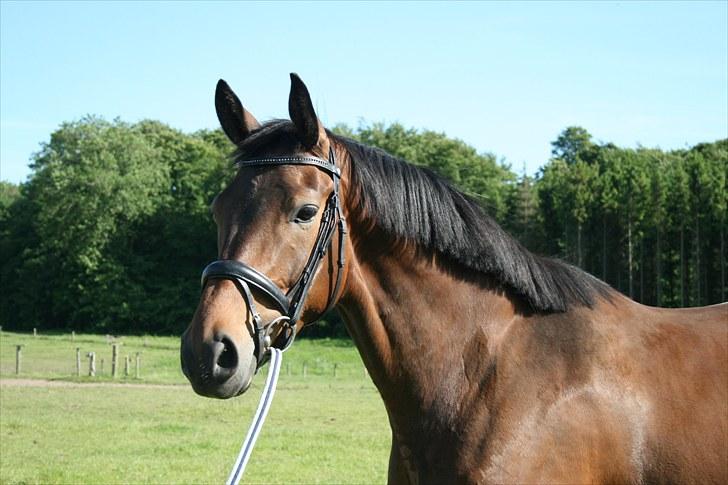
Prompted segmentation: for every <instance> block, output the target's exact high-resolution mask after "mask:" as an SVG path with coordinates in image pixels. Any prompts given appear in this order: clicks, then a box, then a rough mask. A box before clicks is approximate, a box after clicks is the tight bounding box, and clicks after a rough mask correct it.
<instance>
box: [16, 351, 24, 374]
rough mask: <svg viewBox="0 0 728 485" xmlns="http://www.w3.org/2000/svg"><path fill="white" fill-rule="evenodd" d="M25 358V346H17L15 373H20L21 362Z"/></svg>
mask: <svg viewBox="0 0 728 485" xmlns="http://www.w3.org/2000/svg"><path fill="white" fill-rule="evenodd" d="M22 360H23V346H22V345H16V346H15V374H20V364H21V361H22Z"/></svg>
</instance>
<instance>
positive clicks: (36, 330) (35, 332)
mask: <svg viewBox="0 0 728 485" xmlns="http://www.w3.org/2000/svg"><path fill="white" fill-rule="evenodd" d="M37 336H38V329H37V328H35V327H33V337H37Z"/></svg>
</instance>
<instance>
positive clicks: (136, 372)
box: [134, 352, 142, 379]
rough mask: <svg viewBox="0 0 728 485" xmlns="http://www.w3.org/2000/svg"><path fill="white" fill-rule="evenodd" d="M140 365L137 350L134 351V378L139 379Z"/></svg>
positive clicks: (139, 356) (140, 359) (140, 361)
mask: <svg viewBox="0 0 728 485" xmlns="http://www.w3.org/2000/svg"><path fill="white" fill-rule="evenodd" d="M141 366H142V356H141V355H139V352H137V353H136V366H135V368H134V374H135V375H136V378H137V379H139V373H140V371H141Z"/></svg>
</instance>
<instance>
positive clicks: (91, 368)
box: [86, 352, 96, 377]
mask: <svg viewBox="0 0 728 485" xmlns="http://www.w3.org/2000/svg"><path fill="white" fill-rule="evenodd" d="M86 355H87V356H88V375H89V377H95V376H96V352H89V353H88V354H86Z"/></svg>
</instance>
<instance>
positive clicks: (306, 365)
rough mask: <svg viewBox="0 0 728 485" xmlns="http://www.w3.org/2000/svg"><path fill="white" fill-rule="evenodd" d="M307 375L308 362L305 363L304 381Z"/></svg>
mask: <svg viewBox="0 0 728 485" xmlns="http://www.w3.org/2000/svg"><path fill="white" fill-rule="evenodd" d="M307 374H308V363H307V362H304V363H303V378H304V379H305V378H306V375H307Z"/></svg>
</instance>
